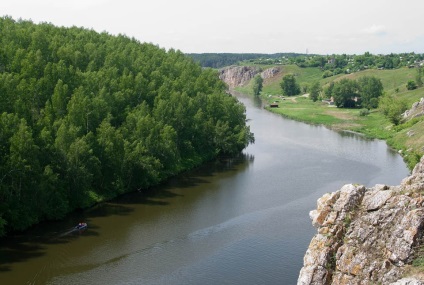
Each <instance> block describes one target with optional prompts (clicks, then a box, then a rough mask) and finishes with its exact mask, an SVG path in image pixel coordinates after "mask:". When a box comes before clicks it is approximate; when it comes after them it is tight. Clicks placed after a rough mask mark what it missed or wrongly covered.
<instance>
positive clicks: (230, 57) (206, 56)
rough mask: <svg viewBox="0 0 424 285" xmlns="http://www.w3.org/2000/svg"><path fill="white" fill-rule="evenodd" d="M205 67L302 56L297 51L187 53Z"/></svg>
mask: <svg viewBox="0 0 424 285" xmlns="http://www.w3.org/2000/svg"><path fill="white" fill-rule="evenodd" d="M187 55H188V56H190V57H191V58H193V59H194V60H195V61H196V62H198V63H199V64H200V65H201V66H203V67H211V68H222V67H225V66H230V65H233V64H237V63H239V62H242V61H247V62H252V63H255V64H277V63H281V62H282V59H283V58H292V57H297V56H302V54H297V53H274V54H263V53H189V54H187Z"/></svg>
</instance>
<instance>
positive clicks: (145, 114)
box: [0, 17, 253, 235]
mask: <svg viewBox="0 0 424 285" xmlns="http://www.w3.org/2000/svg"><path fill="white" fill-rule="evenodd" d="M0 41H1V45H0V235H3V234H5V233H6V232H7V231H9V230H23V229H25V228H27V227H29V226H30V225H33V224H35V223H37V222H39V221H41V220H45V219H59V218H61V217H63V216H64V215H65V214H66V213H68V212H70V211H72V210H74V209H77V208H84V207H87V206H90V205H92V204H93V203H96V202H98V201H101V200H105V199H109V198H112V197H115V196H116V195H118V194H121V193H124V192H128V191H132V190H135V189H145V188H147V187H149V186H151V185H154V184H157V183H159V182H160V181H162V180H164V179H166V178H167V177H169V176H171V175H175V174H177V173H179V172H181V171H183V170H186V169H189V168H192V167H194V166H195V165H198V164H200V163H202V162H204V161H206V160H209V159H211V158H213V157H216V156H217V155H220V154H234V153H237V152H240V151H241V150H242V149H243V148H245V147H246V146H247V144H248V143H249V142H252V141H253V134H252V133H251V132H250V130H249V127H248V126H246V124H245V121H246V118H245V108H244V106H243V105H242V104H241V103H239V102H238V101H237V100H236V99H235V98H233V97H231V96H229V95H227V94H226V93H225V89H226V86H225V85H224V84H223V83H222V82H221V81H220V80H219V79H218V74H217V73H216V72H215V71H214V70H212V69H202V68H201V67H200V66H199V65H198V64H196V63H194V61H193V60H192V59H190V58H188V57H187V56H185V55H184V54H182V53H181V52H179V51H175V50H169V51H168V52H167V51H165V50H163V49H160V48H158V47H157V46H154V45H152V44H145V43H140V42H138V41H137V40H135V39H130V38H128V37H126V36H122V35H119V36H111V35H109V34H107V33H101V34H99V33H97V32H95V31H92V30H87V29H82V28H77V27H72V28H64V27H55V26H53V25H51V24H47V23H43V24H38V25H36V24H34V23H32V22H31V21H22V20H19V21H15V20H13V19H11V18H9V17H3V18H0Z"/></svg>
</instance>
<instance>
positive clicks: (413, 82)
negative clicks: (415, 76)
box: [406, 80, 417, 90]
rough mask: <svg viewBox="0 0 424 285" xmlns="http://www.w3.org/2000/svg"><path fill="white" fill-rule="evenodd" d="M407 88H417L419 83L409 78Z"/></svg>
mask: <svg viewBox="0 0 424 285" xmlns="http://www.w3.org/2000/svg"><path fill="white" fill-rule="evenodd" d="M406 89H408V90H414V89H417V83H415V81H414V80H409V81H408V83H406Z"/></svg>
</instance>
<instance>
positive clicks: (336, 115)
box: [325, 110, 356, 125]
mask: <svg viewBox="0 0 424 285" xmlns="http://www.w3.org/2000/svg"><path fill="white" fill-rule="evenodd" d="M325 113H326V114H327V115H330V116H333V117H334V118H337V119H341V120H351V121H354V120H355V117H354V116H352V114H349V113H344V112H339V111H335V110H328V111H325ZM355 125H356V124H355Z"/></svg>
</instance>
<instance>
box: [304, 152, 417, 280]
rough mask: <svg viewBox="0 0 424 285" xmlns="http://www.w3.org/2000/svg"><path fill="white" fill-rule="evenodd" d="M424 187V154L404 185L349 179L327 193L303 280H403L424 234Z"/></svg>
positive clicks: (315, 214) (319, 208) (314, 221)
mask: <svg viewBox="0 0 424 285" xmlns="http://www.w3.org/2000/svg"><path fill="white" fill-rule="evenodd" d="M423 191H424V157H423V158H422V159H421V162H420V163H419V164H417V166H416V167H415V168H414V170H413V172H412V175H411V176H409V177H408V178H405V179H404V180H403V181H402V183H401V184H400V185H398V186H387V185H382V184H378V185H375V186H374V187H371V188H366V187H364V186H358V185H353V184H348V185H344V186H343V187H342V188H341V189H340V190H338V191H336V192H333V193H327V194H325V195H323V196H322V197H321V198H319V199H318V202H317V209H316V210H313V211H311V212H310V217H311V219H312V224H313V225H314V226H315V227H317V231H318V233H317V234H316V235H315V236H314V237H313V238H312V241H311V243H310V245H309V247H308V249H307V251H306V254H305V256H304V266H303V268H302V269H301V271H300V274H299V278H298V282H297V284H298V285H309V284H314V285H318V284H392V283H393V282H396V281H397V280H399V279H400V278H401V277H402V274H403V273H404V270H405V265H407V264H410V263H411V262H412V259H413V253H414V247H415V246H416V245H417V243H418V241H419V240H420V239H421V238H422V236H423V231H422V230H423V227H424V199H423V198H422V196H421V194H422V192H423ZM405 280H410V279H405ZM414 280H415V281H413V282H421V281H419V280H416V279H414ZM402 282H403V281H402ZM405 282H410V281H405ZM411 282H412V281H411ZM393 284H422V283H393Z"/></svg>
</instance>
